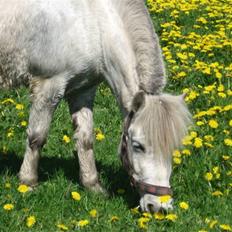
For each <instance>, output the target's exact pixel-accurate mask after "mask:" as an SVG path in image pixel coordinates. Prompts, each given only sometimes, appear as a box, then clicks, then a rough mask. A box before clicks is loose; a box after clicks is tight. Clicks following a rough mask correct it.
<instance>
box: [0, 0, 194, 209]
mask: <svg viewBox="0 0 232 232" xmlns="http://www.w3.org/2000/svg"><path fill="white" fill-rule="evenodd" d="M0 12H1V13H0V86H1V87H2V88H3V87H4V88H11V87H16V86H18V85H20V84H25V83H27V82H28V80H29V83H30V88H31V99H32V106H31V110H30V118H29V126H28V129H27V134H28V139H27V144H26V151H25V156H24V160H23V164H22V166H21V169H20V173H19V176H20V181H21V182H22V183H25V184H27V185H29V186H35V185H36V184H37V181H38V173H37V170H38V160H39V154H40V150H41V148H42V146H43V145H44V143H45V141H46V137H47V134H48V130H49V125H50V122H51V120H52V115H53V113H54V111H55V109H56V107H57V105H58V103H59V102H60V100H61V99H62V98H65V99H66V100H67V102H68V104H69V107H70V113H71V115H72V120H73V124H74V127H75V135H74V139H75V140H76V147H77V150H78V157H79V164H80V179H81V182H82V184H83V185H84V186H86V187H88V188H89V189H92V190H94V191H103V188H102V187H101V185H100V183H99V179H98V173H97V170H96V165H95V159H94V154H93V111H92V109H93V101H94V96H95V92H96V88H97V86H98V84H99V83H100V82H101V81H102V80H103V79H105V80H106V81H107V82H108V84H109V86H110V88H111V89H112V91H113V93H114V95H115V97H116V98H117V100H118V103H119V106H120V108H121V111H122V115H123V118H124V121H125V125H124V132H123V136H122V142H121V145H120V152H121V153H122V154H121V157H122V161H123V164H124V166H125V167H126V169H127V171H128V173H129V175H130V177H131V181H132V183H133V185H134V186H135V187H136V188H137V189H138V191H139V193H140V195H141V200H140V205H141V208H142V210H145V211H158V210H159V209H160V208H163V209H168V208H171V207H172V206H171V202H172V200H170V201H169V202H167V203H165V204H162V203H161V202H160V201H159V196H160V195H165V194H171V190H170V183H169V179H170V175H171V171H172V168H171V153H172V151H173V149H174V148H175V147H176V146H178V145H179V144H180V141H181V138H182V137H183V136H184V134H185V132H186V127H187V124H188V122H189V116H190V114H189V112H188V110H187V108H186V106H185V104H184V100H183V96H172V95H168V94H162V89H163V87H164V85H165V71H164V64H163V59H162V54H161V49H160V46H159V41H158V38H157V35H156V34H155V32H154V29H153V25H152V22H151V20H150V17H149V14H148V11H147V9H146V7H145V3H144V0H56V1H55V0H46V1H44V0H7V1H6V0H0Z"/></svg>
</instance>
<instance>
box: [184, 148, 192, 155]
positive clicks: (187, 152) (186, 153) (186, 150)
mask: <svg viewBox="0 0 232 232" xmlns="http://www.w3.org/2000/svg"><path fill="white" fill-rule="evenodd" d="M182 154H183V155H191V152H190V150H188V149H184V150H183V151H182Z"/></svg>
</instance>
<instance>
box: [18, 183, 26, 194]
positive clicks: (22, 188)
mask: <svg viewBox="0 0 232 232" xmlns="http://www.w3.org/2000/svg"><path fill="white" fill-rule="evenodd" d="M17 190H18V191H19V192H20V193H26V192H28V191H29V188H28V186H27V185H25V184H21V185H19V187H18V189H17Z"/></svg>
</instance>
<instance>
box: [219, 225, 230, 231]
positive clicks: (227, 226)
mask: <svg viewBox="0 0 232 232" xmlns="http://www.w3.org/2000/svg"><path fill="white" fill-rule="evenodd" d="M219 227H220V229H222V230H225V231H232V228H231V226H230V225H227V224H221V225H220V226H219Z"/></svg>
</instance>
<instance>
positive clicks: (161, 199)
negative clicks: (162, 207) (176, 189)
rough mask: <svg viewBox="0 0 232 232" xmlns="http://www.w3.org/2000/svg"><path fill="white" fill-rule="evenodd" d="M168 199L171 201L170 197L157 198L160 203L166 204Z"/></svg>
mask: <svg viewBox="0 0 232 232" xmlns="http://www.w3.org/2000/svg"><path fill="white" fill-rule="evenodd" d="M170 199H171V196H170V195H164V196H160V197H159V200H160V202H161V203H167V202H168V201H170Z"/></svg>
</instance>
